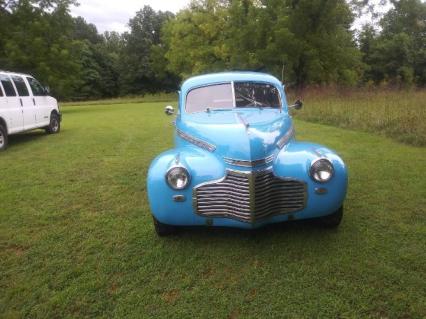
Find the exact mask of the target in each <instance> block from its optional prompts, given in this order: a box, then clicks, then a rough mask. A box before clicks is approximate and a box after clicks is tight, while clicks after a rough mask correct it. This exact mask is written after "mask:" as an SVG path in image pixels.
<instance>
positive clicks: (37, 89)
mask: <svg viewBox="0 0 426 319" xmlns="http://www.w3.org/2000/svg"><path fill="white" fill-rule="evenodd" d="M27 80H28V83H29V84H30V87H31V91H33V95H34V96H43V95H46V94H45V90H44V87H43V85H41V84H40V82H39V81H37V80H36V79H34V78H30V77H27Z"/></svg>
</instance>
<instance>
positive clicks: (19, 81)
mask: <svg viewBox="0 0 426 319" xmlns="http://www.w3.org/2000/svg"><path fill="white" fill-rule="evenodd" d="M12 80H13V83H15V86H16V89H17V90H18V94H19V95H20V96H29V95H30V93H29V92H28V88H27V85H26V84H25V81H24V78H23V77H21V76H17V75H12Z"/></svg>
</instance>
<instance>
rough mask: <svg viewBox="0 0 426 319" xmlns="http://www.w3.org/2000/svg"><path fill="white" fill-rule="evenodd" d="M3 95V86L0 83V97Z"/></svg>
mask: <svg viewBox="0 0 426 319" xmlns="http://www.w3.org/2000/svg"><path fill="white" fill-rule="evenodd" d="M2 96H3V88H2V87H1V84H0V97H2Z"/></svg>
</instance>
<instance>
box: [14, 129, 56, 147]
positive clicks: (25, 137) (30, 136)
mask: <svg viewBox="0 0 426 319" xmlns="http://www.w3.org/2000/svg"><path fill="white" fill-rule="evenodd" d="M48 136H49V135H48V134H47V133H46V132H45V131H44V129H43V130H42V129H40V130H35V131H29V132H23V133H19V134H16V135H10V136H9V148H13V147H14V146H18V145H21V144H25V143H28V142H34V141H36V140H41V139H43V138H46V137H48Z"/></svg>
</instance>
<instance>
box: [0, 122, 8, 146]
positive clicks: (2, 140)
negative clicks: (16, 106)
mask: <svg viewBox="0 0 426 319" xmlns="http://www.w3.org/2000/svg"><path fill="white" fill-rule="evenodd" d="M8 142H9V139H8V137H7V130H6V127H4V126H3V125H2V124H0V152H1V151H4V150H5V149H6V148H7V144H8Z"/></svg>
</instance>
